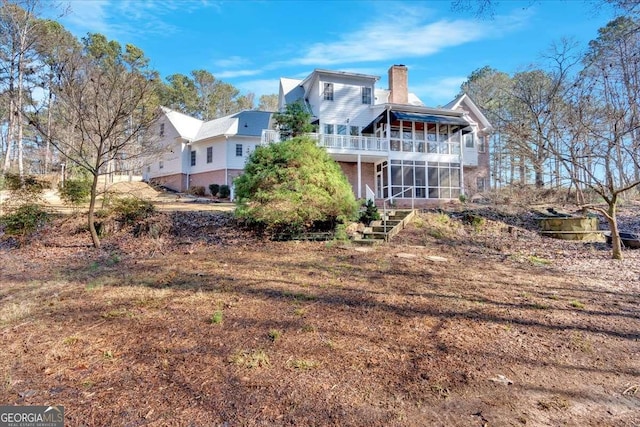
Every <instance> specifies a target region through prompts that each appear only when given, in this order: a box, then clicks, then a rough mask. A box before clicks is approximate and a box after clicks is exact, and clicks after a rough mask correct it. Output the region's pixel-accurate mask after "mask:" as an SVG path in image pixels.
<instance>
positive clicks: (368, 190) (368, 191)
mask: <svg viewBox="0 0 640 427" xmlns="http://www.w3.org/2000/svg"><path fill="white" fill-rule="evenodd" d="M364 186H365V187H366V188H365V194H366V198H367V200H371V201H372V202H375V201H376V193H375V192H374V191H373V190H372V189H371V187H369V186H368V185H367V184H365V185H364Z"/></svg>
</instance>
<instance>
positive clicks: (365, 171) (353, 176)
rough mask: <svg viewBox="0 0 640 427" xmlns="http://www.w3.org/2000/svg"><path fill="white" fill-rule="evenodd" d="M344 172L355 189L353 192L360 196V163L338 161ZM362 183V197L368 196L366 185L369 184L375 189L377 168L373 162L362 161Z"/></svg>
mask: <svg viewBox="0 0 640 427" xmlns="http://www.w3.org/2000/svg"><path fill="white" fill-rule="evenodd" d="M338 164H339V165H340V168H341V169H342V172H344V174H345V175H346V176H347V179H348V180H349V184H351V188H352V189H353V194H354V195H355V196H356V197H358V164H357V163H353V162H338ZM360 167H361V175H360V179H361V181H360V182H361V183H362V188H361V190H362V198H365V197H366V196H367V191H366V188H367V187H366V186H367V185H368V186H369V188H371V189H372V190H373V191H375V188H376V187H375V179H376V172H375V171H376V168H375V165H374V164H373V163H361V164H360Z"/></svg>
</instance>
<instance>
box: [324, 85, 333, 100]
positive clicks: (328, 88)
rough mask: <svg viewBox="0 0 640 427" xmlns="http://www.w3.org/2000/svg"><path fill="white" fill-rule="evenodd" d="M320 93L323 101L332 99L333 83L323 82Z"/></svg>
mask: <svg viewBox="0 0 640 427" xmlns="http://www.w3.org/2000/svg"><path fill="white" fill-rule="evenodd" d="M322 93H323V95H324V100H325V101H333V83H325V84H324V91H323V92H322Z"/></svg>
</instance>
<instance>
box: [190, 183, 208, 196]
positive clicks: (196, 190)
mask: <svg viewBox="0 0 640 427" xmlns="http://www.w3.org/2000/svg"><path fill="white" fill-rule="evenodd" d="M189 194H193V195H194V196H204V195H205V189H204V187H203V186H202V185H194V186H193V187H191V188H189Z"/></svg>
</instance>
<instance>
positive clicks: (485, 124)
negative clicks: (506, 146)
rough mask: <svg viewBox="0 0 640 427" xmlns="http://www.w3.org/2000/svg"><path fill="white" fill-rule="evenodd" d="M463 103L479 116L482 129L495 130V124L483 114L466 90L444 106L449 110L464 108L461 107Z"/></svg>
mask: <svg viewBox="0 0 640 427" xmlns="http://www.w3.org/2000/svg"><path fill="white" fill-rule="evenodd" d="M462 104H464V105H465V106H466V107H467V108H468V109H469V110H470V111H471V112H472V113H473V114H474V115H475V116H476V117H477V118H478V120H480V123H479V125H480V129H481V130H483V131H489V132H490V131H492V130H493V126H491V123H490V122H489V120H488V119H487V118H486V117H485V115H484V114H482V111H480V109H479V108H478V106H477V105H476V103H475V102H473V100H472V99H471V97H470V96H469V95H467V94H466V93H464V92H463V93H462V94H461V95H458V96H457V97H456V98H455V99H454V100H453V101H451V102H449V103H448V104H447V105H445V106H444V107H443V108H447V109H449V110H457V109H459V108H463V107H461V106H462ZM463 109H464V108H463Z"/></svg>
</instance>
